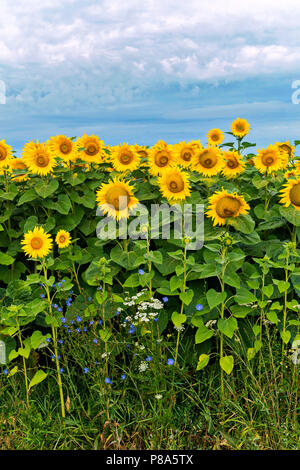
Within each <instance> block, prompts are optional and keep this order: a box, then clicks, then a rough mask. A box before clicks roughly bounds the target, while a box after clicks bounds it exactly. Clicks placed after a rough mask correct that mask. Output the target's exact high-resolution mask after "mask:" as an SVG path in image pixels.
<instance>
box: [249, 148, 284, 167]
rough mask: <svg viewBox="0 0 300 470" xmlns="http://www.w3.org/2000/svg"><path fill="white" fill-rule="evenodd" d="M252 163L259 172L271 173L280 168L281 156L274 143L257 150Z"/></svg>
mask: <svg viewBox="0 0 300 470" xmlns="http://www.w3.org/2000/svg"><path fill="white" fill-rule="evenodd" d="M254 165H255V167H256V168H257V169H258V170H259V171H260V172H261V173H266V172H267V173H272V172H274V171H278V170H280V169H281V168H282V158H281V155H280V152H279V150H278V148H277V147H276V145H269V147H267V148H266V149H261V150H258V152H257V156H256V157H255V158H254Z"/></svg>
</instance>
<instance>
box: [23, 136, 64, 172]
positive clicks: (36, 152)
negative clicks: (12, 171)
mask: <svg viewBox="0 0 300 470" xmlns="http://www.w3.org/2000/svg"><path fill="white" fill-rule="evenodd" d="M22 155H23V161H24V163H25V165H26V166H27V167H28V169H29V171H30V172H31V173H37V174H38V175H41V176H44V175H48V174H49V173H52V171H53V169H54V167H55V165H56V161H55V158H54V156H53V155H52V154H51V153H50V151H49V149H48V147H47V145H45V144H43V143H39V141H38V140H37V143H35V142H29V143H27V144H25V146H24V148H23V153H22Z"/></svg>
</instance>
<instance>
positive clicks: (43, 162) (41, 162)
mask: <svg viewBox="0 0 300 470" xmlns="http://www.w3.org/2000/svg"><path fill="white" fill-rule="evenodd" d="M48 163H49V158H48V157H47V156H46V155H38V156H37V158H36V164H37V166H40V167H46V166H47V165H48Z"/></svg>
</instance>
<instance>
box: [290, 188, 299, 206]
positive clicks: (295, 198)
mask: <svg viewBox="0 0 300 470" xmlns="http://www.w3.org/2000/svg"><path fill="white" fill-rule="evenodd" d="M290 200H291V202H292V204H294V205H295V206H297V207H300V183H298V184H296V185H295V186H293V187H292V189H291V190H290Z"/></svg>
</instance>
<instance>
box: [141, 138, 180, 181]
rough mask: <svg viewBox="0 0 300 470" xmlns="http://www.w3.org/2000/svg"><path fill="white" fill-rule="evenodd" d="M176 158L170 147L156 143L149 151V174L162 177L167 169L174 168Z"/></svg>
mask: <svg viewBox="0 0 300 470" xmlns="http://www.w3.org/2000/svg"><path fill="white" fill-rule="evenodd" d="M176 163H177V162H176V157H175V153H174V150H173V148H172V146H171V145H168V144H166V142H164V141H163V140H160V141H158V142H157V143H156V144H155V145H154V146H153V147H152V148H151V149H150V151H149V158H148V165H149V172H150V173H151V175H153V176H157V175H162V174H163V173H165V172H166V171H167V170H168V169H169V168H172V167H174V166H176Z"/></svg>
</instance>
